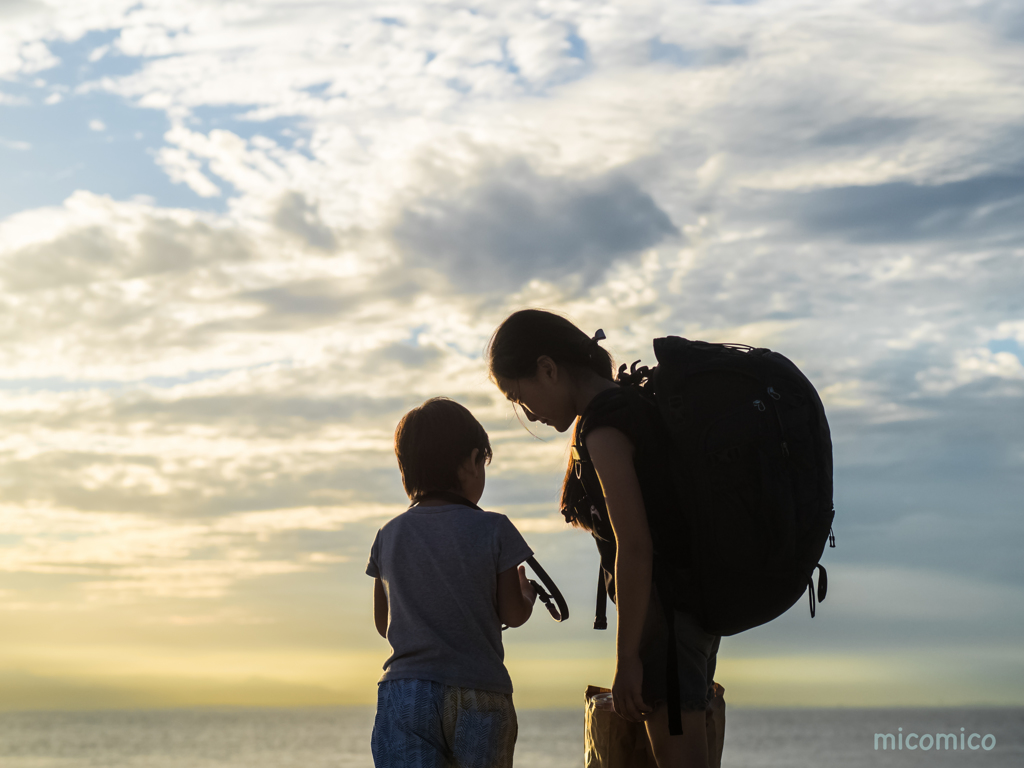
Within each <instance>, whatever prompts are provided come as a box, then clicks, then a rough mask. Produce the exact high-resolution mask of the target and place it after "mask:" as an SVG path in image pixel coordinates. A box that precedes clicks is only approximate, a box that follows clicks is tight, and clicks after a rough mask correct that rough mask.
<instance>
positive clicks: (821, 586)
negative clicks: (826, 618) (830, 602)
mask: <svg viewBox="0 0 1024 768" xmlns="http://www.w3.org/2000/svg"><path fill="white" fill-rule="evenodd" d="M815 570H819V571H821V573H820V574H819V575H818V602H819V603H823V602H824V601H825V595H826V594H828V573H827V572H826V571H825V566H824V565H822V564H821V563H818V564H817V565H816V566H814V568H812V569H811V575H810V576H808V577H807V597H808V598H809V600H810V602H811V618H812V619H813V618H814V608H815V602H814V571H815Z"/></svg>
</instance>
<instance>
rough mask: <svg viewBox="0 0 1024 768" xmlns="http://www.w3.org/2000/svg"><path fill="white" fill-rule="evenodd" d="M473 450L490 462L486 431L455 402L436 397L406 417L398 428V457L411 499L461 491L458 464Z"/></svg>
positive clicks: (396, 439) (396, 436)
mask: <svg viewBox="0 0 1024 768" xmlns="http://www.w3.org/2000/svg"><path fill="white" fill-rule="evenodd" d="M474 448H478V449H479V450H480V458H481V459H484V460H485V461H487V462H490V460H491V443H490V441H489V440H488V439H487V432H486V431H485V430H484V428H483V427H482V426H481V425H480V422H479V421H477V420H476V419H475V418H474V417H473V414H472V413H470V412H469V410H467V409H466V408H465V407H464V406H461V405H459V404H458V403H456V402H455V401H454V400H449V399H448V398H447V397H434V398H431V399H430V400H427V401H426V402H425V403H423V405H421V406H418V407H416V408H413V409H412V410H411V411H409V412H408V413H407V414H405V416H403V417H402V420H401V421H400V422H398V427H397V428H396V429H395V455H396V456H397V457H398V468H399V470H401V472H402V485H403V486H405V492H406V493H407V494H408V495H409V498H410V499H412V500H413V501H420V500H421V499H423V498H424V497H426V496H427V495H428V494H430V493H431V492H433V491H456V490H459V489H460V484H459V465H460V464H462V462H464V461H465V460H466V458H467V457H469V456H470V455H471V454H472V453H473V449H474Z"/></svg>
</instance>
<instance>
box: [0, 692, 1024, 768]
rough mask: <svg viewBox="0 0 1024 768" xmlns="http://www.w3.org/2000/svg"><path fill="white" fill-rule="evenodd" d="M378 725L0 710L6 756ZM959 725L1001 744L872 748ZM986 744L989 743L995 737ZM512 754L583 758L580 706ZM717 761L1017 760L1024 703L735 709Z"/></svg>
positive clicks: (293, 738)
mask: <svg viewBox="0 0 1024 768" xmlns="http://www.w3.org/2000/svg"><path fill="white" fill-rule="evenodd" d="M372 725H373V709H372V708H369V707H337V708H319V709H281V710H275V709H234V710H230V709H224V710H220V709H213V710H211V709H181V710H150V711H103V712H11V713H0V766H2V768H172V767H173V768H328V766H330V768H371V767H372V765H373V761H372V759H371V758H370V749H369V742H370V731H371V728H372ZM899 728H902V729H903V730H902V732H900V731H899ZM961 728H963V729H964V731H963V732H964V734H965V735H967V736H969V735H970V734H971V733H978V734H979V735H980V736H986V735H988V734H991V735H992V737H993V738H994V746H993V747H992V749H991V750H985V749H978V750H976V751H971V750H969V749H968V750H965V751H959V749H958V750H957V751H952V750H950V751H946V750H936V749H935V748H934V747H933V748H932V749H931V750H929V751H922V750H920V749H918V750H916V751H911V750H907V749H905V748H904V749H903V750H899V749H897V750H896V751H889V750H883V749H882V748H881V747H879V749H878V750H876V749H875V748H874V741H875V738H874V735H875V734H876V733H892V734H894V736H898V735H904V734H910V733H917V734H919V735H923V734H936V733H954V734H959V733H960V732H961V731H960V729H961ZM927 741H928V740H927V739H925V742H926V743H927ZM977 743H978V740H977V739H976V740H975V744H977ZM986 744H988V745H992V744H993V739H989V740H987V742H986ZM958 746H959V744H958ZM515 763H516V765H517V766H523V768H582V766H583V709H582V707H581V708H580V709H579V710H578V711H574V710H564V709H557V710H523V711H520V712H519V741H518V743H517V745H516V755H515ZM722 764H723V766H724V767H725V768H820V767H821V766H829V768H831V767H833V766H834V767H835V768H860V766H864V767H865V768H867V767H869V766H870V767H871V768H875V767H876V766H883V767H884V766H901V767H902V766H906V767H907V768H911V767H913V766H956V767H957V768H961V767H964V766H985V768H1021V766H1024V708H1019V709H1003V708H1000V709H890V710H883V709H799V710H795V709H790V710H779V709H771V710H766V709H760V710H759V709H743V708H732V709H729V710H728V712H727V718H726V739H725V753H724V759H723V763H722Z"/></svg>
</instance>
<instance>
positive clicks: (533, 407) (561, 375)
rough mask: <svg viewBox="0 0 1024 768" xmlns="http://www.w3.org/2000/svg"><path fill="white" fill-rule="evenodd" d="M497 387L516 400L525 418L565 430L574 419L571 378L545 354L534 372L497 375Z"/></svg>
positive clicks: (510, 398)
mask: <svg viewBox="0 0 1024 768" xmlns="http://www.w3.org/2000/svg"><path fill="white" fill-rule="evenodd" d="M497 383H498V388H499V389H500V390H501V391H502V392H503V393H504V394H505V397H507V398H508V399H509V400H511V401H512V402H513V403H518V404H519V405H520V406H521V407H522V409H523V412H524V413H525V414H526V418H528V419H529V420H530V421H539V422H541V423H542V424H547V425H548V426H549V427H554V428H555V429H556V430H558V431H559V432H565V430H567V429H568V428H569V427H571V426H572V424H573V422H574V421H575V420H576V416H577V413H576V409H575V407H574V406H573V399H572V393H571V390H570V386H571V382H570V380H569V378H568V376H566V373H565V371H564V370H559V368H558V366H557V364H555V363H554V361H552V360H551V358H549V357H542V358H540V359H539V360H538V361H537V372H536V373H535V374H534V375H533V376H530V377H529V378H523V379H501V378H499V379H498V382H497Z"/></svg>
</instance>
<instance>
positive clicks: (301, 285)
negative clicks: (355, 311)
mask: <svg viewBox="0 0 1024 768" xmlns="http://www.w3.org/2000/svg"><path fill="white" fill-rule="evenodd" d="M238 298H240V299H242V300H243V301H252V302H255V303H257V304H261V305H262V306H264V307H265V308H266V310H267V315H270V316H273V317H277V318H286V317H294V316H296V315H299V316H310V317H312V318H320V317H324V316H327V317H329V318H336V317H337V316H338V314H339V313H340V312H342V311H344V310H346V309H351V308H352V307H353V306H354V305H355V303H356V301H357V300H356V297H355V296H353V295H352V293H351V291H346V290H345V286H344V283H342V282H340V281H327V280H306V281H303V282H298V283H288V284H286V285H279V286H275V287H273V288H264V289H261V290H258V291H247V292H245V293H240V294H238Z"/></svg>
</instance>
